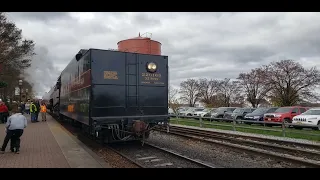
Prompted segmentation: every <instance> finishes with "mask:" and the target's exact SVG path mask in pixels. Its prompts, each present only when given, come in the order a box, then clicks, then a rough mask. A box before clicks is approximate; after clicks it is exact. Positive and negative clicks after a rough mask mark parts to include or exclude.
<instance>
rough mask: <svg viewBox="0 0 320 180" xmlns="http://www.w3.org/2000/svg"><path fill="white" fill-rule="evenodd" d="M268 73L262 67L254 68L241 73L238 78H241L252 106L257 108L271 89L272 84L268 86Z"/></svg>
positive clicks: (241, 83)
mask: <svg viewBox="0 0 320 180" xmlns="http://www.w3.org/2000/svg"><path fill="white" fill-rule="evenodd" d="M266 78H267V76H266V73H265V71H264V69H262V68H256V69H252V70H251V71H250V72H248V73H240V74H239V77H238V78H237V79H238V80H240V85H241V87H242V88H243V92H244V93H245V95H246V99H247V101H249V102H250V103H251V105H252V107H254V108H256V107H258V105H259V104H260V103H261V101H263V100H264V99H265V97H266V96H267V93H268V92H269V91H270V86H267V85H266V83H265V81H266Z"/></svg>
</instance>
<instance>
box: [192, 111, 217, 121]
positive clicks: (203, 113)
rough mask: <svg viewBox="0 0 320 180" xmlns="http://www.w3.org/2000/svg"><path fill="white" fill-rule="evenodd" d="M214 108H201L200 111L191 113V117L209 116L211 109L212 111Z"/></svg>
mask: <svg viewBox="0 0 320 180" xmlns="http://www.w3.org/2000/svg"><path fill="white" fill-rule="evenodd" d="M215 109H216V108H205V109H203V110H202V111H195V112H194V113H193V118H195V119H199V118H200V117H205V116H206V115H207V116H206V117H210V116H209V115H210V113H211V112H212V111H214V110H215Z"/></svg>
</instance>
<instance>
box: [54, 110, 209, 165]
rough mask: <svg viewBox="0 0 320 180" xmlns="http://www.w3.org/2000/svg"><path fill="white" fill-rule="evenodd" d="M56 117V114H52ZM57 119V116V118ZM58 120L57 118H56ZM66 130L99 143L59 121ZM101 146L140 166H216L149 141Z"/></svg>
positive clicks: (89, 143) (84, 139)
mask: <svg viewBox="0 0 320 180" xmlns="http://www.w3.org/2000/svg"><path fill="white" fill-rule="evenodd" d="M49 114H50V113H49ZM52 117H53V118H55V117H54V116H52ZM55 119H56V118H55ZM56 120H57V119H56ZM58 122H59V123H60V124H61V125H62V126H63V127H64V128H65V129H66V130H68V131H69V132H70V133H72V134H73V135H74V136H76V137H78V139H79V140H81V141H82V142H83V143H84V144H86V145H88V146H92V143H96V145H95V146H97V144H99V141H94V140H92V139H90V138H89V137H87V136H85V135H83V134H81V133H80V132H79V130H77V129H76V128H73V127H72V126H71V125H70V124H66V123H62V122H60V121H58ZM99 145H100V146H101V148H102V147H103V148H107V149H108V150H110V151H112V152H114V153H116V154H118V155H120V156H121V157H123V158H124V159H126V160H127V161H129V162H130V163H132V164H134V165H135V166H137V167H138V168H215V167H214V166H213V165H211V164H209V163H205V162H202V161H199V160H196V159H192V158H189V157H186V156H184V155H182V154H179V153H177V152H174V151H171V150H169V149H165V148H161V147H158V146H156V145H154V144H150V143H147V142H144V143H143V146H142V144H141V142H137V141H133V142H125V143H115V144H110V145H101V144H99Z"/></svg>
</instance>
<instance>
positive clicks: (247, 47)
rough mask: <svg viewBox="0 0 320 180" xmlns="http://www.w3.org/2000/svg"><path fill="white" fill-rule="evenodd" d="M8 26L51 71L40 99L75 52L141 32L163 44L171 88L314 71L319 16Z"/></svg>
mask: <svg viewBox="0 0 320 180" xmlns="http://www.w3.org/2000/svg"><path fill="white" fill-rule="evenodd" d="M9 18H11V19H12V20H14V21H15V22H16V23H17V25H18V27H19V28H21V29H22V30H23V34H24V35H25V36H26V37H28V38H31V39H33V40H35V41H36V43H37V46H39V47H42V48H38V50H39V51H40V52H42V51H43V52H44V53H43V57H42V58H43V59H45V60H44V61H43V62H52V64H49V65H47V66H48V67H49V68H56V69H57V70H54V71H46V70H43V73H46V72H50V74H51V75H50V76H52V77H50V78H52V79H50V81H52V82H49V81H48V83H46V84H44V85H43V86H41V87H40V85H39V87H38V88H37V89H38V91H39V93H43V92H44V91H45V90H46V87H49V86H51V85H53V83H54V81H55V79H54V78H55V77H57V76H58V74H59V72H60V71H61V70H62V69H63V68H64V67H65V66H66V65H67V63H68V62H69V61H70V60H71V58H72V57H73V56H74V54H75V53H76V52H78V50H79V49H81V48H102V49H108V48H117V42H118V41H120V40H123V39H127V38H131V37H135V36H137V35H138V33H139V32H141V34H142V33H144V32H151V33H152V38H153V39H155V40H157V41H160V42H161V43H162V52H163V54H164V55H168V56H169V65H170V82H171V83H172V84H173V85H175V86H178V85H179V83H180V82H181V81H182V80H185V79H187V78H204V77H207V78H225V77H227V78H236V77H237V75H238V74H239V73H240V72H245V71H248V70H250V69H251V68H255V67H258V66H260V65H262V64H267V63H269V62H271V61H275V60H280V59H281V58H290V59H295V60H299V61H300V62H301V63H302V64H303V65H304V66H306V67H311V66H319V65H320V61H319V57H320V52H319V51H320V50H319V48H318V47H319V45H320V34H319V33H318V32H319V31H320V24H319V23H316V22H318V21H319V20H320V13H311V12H308V13H298V12H296V13H291V12H285V13H282V12H275V13H264V12H259V13H258V12H257V13H239V12H231V13H223V12H219V13H185V12H180V13H171V12H168V13H160V12H155V13H114V12H112V13H9ZM46 51H47V52H46ZM42 66H43V69H44V68H45V66H46V64H42ZM51 66H52V67H51ZM38 78H40V77H38V76H35V77H33V81H34V82H35V84H37V82H39V81H40V79H38ZM41 83H42V82H41Z"/></svg>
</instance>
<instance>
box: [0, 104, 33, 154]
mask: <svg viewBox="0 0 320 180" xmlns="http://www.w3.org/2000/svg"><path fill="white" fill-rule="evenodd" d="M20 111H21V108H20V107H18V106H16V107H14V108H13V109H12V112H13V113H14V114H13V115H11V116H10V117H9V118H8V122H7V123H6V133H7V134H6V137H5V138H4V141H3V144H2V147H1V151H0V153H2V154H3V153H4V152H5V150H6V147H7V145H8V142H9V140H10V150H11V152H15V153H17V154H19V150H20V142H21V140H20V137H21V136H22V134H23V130H24V128H26V127H27V118H26V117H25V116H24V115H22V114H21V113H20Z"/></svg>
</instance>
